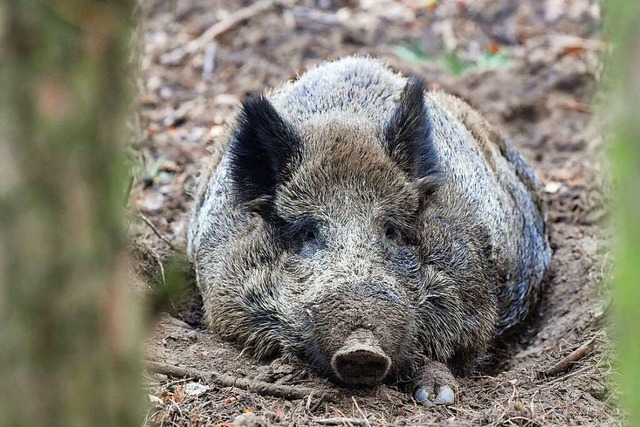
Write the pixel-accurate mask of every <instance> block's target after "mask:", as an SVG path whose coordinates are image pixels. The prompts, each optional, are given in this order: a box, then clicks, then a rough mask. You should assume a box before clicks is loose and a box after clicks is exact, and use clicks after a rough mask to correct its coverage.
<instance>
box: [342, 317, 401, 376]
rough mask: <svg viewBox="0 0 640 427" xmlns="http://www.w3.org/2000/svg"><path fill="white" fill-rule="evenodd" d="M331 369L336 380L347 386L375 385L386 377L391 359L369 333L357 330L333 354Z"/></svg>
mask: <svg viewBox="0 0 640 427" xmlns="http://www.w3.org/2000/svg"><path fill="white" fill-rule="evenodd" d="M331 367H332V368H333V370H334V372H335V374H336V375H337V376H338V378H340V379H341V380H342V381H344V382H346V383H348V384H354V385H375V384H378V383H380V382H382V380H383V379H384V377H386V376H387V373H388V372H389V368H390V367H391V359H390V358H389V356H387V355H386V354H385V353H384V351H383V350H382V349H381V348H380V345H379V344H378V340H376V338H375V337H374V336H373V333H371V331H368V330H364V329H359V330H357V331H355V332H353V333H352V334H351V335H350V336H349V337H348V338H347V339H346V341H345V343H344V345H343V346H342V347H340V349H339V350H338V351H336V352H335V354H334V355H333V357H332V359H331Z"/></svg>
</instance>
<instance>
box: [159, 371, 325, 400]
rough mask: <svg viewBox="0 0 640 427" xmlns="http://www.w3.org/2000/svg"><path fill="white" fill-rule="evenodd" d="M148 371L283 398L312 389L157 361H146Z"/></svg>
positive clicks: (311, 391) (292, 397)
mask: <svg viewBox="0 0 640 427" xmlns="http://www.w3.org/2000/svg"><path fill="white" fill-rule="evenodd" d="M147 367H148V369H149V370H150V371H152V372H155V373H158V374H164V375H167V376H172V377H178V378H186V377H188V378H194V379H198V380H201V381H204V382H210V383H214V384H217V385H219V386H222V387H237V388H239V389H242V390H246V391H251V392H253V393H257V394H260V395H263V396H275V397H282V398H284V399H290V400H294V399H304V398H306V397H307V396H309V395H311V394H312V393H313V392H314V391H317V390H314V389H311V388H308V387H299V386H290V385H282V384H271V383H267V382H264V381H254V380H250V379H247V378H236V377H234V376H231V375H226V374H222V373H219V372H216V371H200V370H198V369H193V368H180V367H178V366H173V365H166V364H164V363H158V362H151V361H149V362H147ZM323 398H324V399H325V400H332V401H335V400H336V396H335V395H333V394H329V393H326V394H325V395H323Z"/></svg>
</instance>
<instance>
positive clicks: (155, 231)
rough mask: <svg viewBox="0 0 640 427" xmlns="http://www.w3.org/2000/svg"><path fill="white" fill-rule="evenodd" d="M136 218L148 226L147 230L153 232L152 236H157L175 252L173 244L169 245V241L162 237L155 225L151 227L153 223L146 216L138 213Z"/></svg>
mask: <svg viewBox="0 0 640 427" xmlns="http://www.w3.org/2000/svg"><path fill="white" fill-rule="evenodd" d="M138 216H139V217H140V219H141V220H142V221H143V222H144V223H145V224H147V226H149V228H150V229H151V231H153V234H155V235H156V236H158V237H159V238H160V240H162V241H163V242H165V243H166V244H167V245H169V248H171V249H173V250H174V251H175V250H176V247H175V246H173V243H171V241H170V240H169V239H167V238H166V237H164V236H163V235H162V234H161V233H160V232H159V231H158V229H157V228H156V226H155V225H153V223H152V222H151V220H150V219H149V218H147V217H146V216H144V215H143V214H142V212H138Z"/></svg>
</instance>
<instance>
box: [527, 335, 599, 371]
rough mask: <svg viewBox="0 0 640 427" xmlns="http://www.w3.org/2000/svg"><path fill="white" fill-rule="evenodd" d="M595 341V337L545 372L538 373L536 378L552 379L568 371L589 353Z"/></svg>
mask: <svg viewBox="0 0 640 427" xmlns="http://www.w3.org/2000/svg"><path fill="white" fill-rule="evenodd" d="M595 340H596V337H593V338H591V339H590V340H589V341H587V342H586V343H584V344H582V345H581V346H580V347H578V348H577V349H575V350H574V351H572V352H571V353H569V354H568V355H567V356H566V357H565V358H564V359H562V360H561V361H559V362H558V363H556V364H555V365H553V366H552V367H551V368H549V369H547V370H546V371H542V372H538V375H537V376H538V378H548V377H554V376H556V375H559V374H561V373H563V372H566V371H568V370H569V369H571V368H572V367H573V365H575V364H576V362H578V361H579V360H581V359H583V358H584V357H586V356H588V355H589V354H590V353H591V351H592V350H593V344H594V343H595Z"/></svg>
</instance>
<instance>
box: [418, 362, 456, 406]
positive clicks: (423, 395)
mask: <svg viewBox="0 0 640 427" xmlns="http://www.w3.org/2000/svg"><path fill="white" fill-rule="evenodd" d="M457 385H458V383H457V381H456V380H455V378H454V377H453V374H451V371H449V368H447V367H446V366H445V365H444V364H442V363H440V362H428V363H427V364H426V365H425V366H424V367H423V369H422V372H421V374H420V376H419V377H418V379H417V380H416V382H415V387H414V390H415V391H414V393H413V398H414V399H415V400H416V401H417V402H419V403H422V404H424V405H426V406H432V405H453V404H454V403H455V400H456V397H455V391H454V390H455V389H457ZM433 396H435V398H433Z"/></svg>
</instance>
